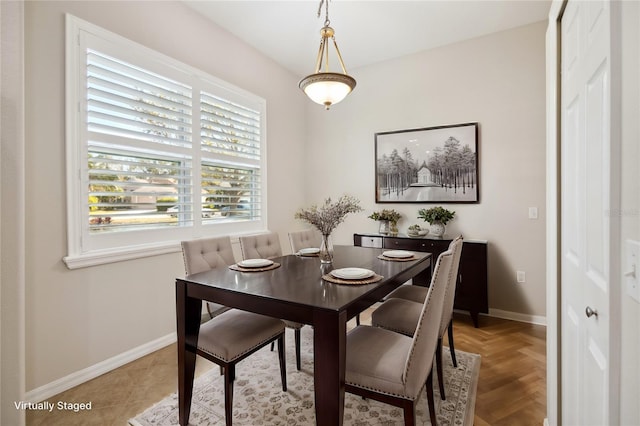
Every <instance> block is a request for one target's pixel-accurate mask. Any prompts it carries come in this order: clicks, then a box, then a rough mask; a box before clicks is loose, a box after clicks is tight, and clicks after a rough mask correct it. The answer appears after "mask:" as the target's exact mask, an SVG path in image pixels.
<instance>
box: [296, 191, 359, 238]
mask: <svg viewBox="0 0 640 426" xmlns="http://www.w3.org/2000/svg"><path fill="white" fill-rule="evenodd" d="M362 210H363V209H362V207H360V201H359V200H358V199H356V198H355V197H352V196H350V195H343V196H342V197H340V199H338V201H336V202H335V203H331V198H327V199H326V200H324V204H322V205H321V206H320V207H318V206H317V205H315V204H314V205H312V206H311V207H309V208H307V209H300V210H298V211H297V212H296V215H295V218H296V219H302V220H304V221H307V222H309V223H310V224H312V225H313V226H315V227H316V228H318V231H320V233H321V234H323V235H329V234H331V232H333V230H334V229H336V227H337V226H338V225H339V224H341V223H342V222H343V221H344V219H345V217H346V216H347V214H349V213H357V212H359V211H362Z"/></svg>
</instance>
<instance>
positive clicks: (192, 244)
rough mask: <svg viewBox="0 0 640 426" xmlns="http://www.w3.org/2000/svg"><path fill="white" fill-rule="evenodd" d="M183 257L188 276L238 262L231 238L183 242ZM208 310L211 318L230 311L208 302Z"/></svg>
mask: <svg viewBox="0 0 640 426" xmlns="http://www.w3.org/2000/svg"><path fill="white" fill-rule="evenodd" d="M182 257H183V260H184V269H185V272H186V274H187V275H190V274H197V273H198V272H204V271H208V270H209V269H213V268H217V267H219V266H228V265H233V264H234V263H235V262H236V260H235V257H234V256H233V249H232V248H231V242H230V240H229V237H217V238H201V239H197V240H189V241H182ZM206 308H207V313H208V314H209V317H210V318H213V317H215V316H216V315H220V314H221V313H223V312H225V311H228V310H229V308H228V307H226V306H223V305H220V304H218V303H212V302H207V304H206Z"/></svg>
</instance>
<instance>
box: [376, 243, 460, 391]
mask: <svg viewBox="0 0 640 426" xmlns="http://www.w3.org/2000/svg"><path fill="white" fill-rule="evenodd" d="M462 243H463V240H462V237H461V236H459V237H457V238H455V239H454V240H453V241H451V243H450V244H449V248H448V251H451V252H452V253H453V261H452V265H451V272H450V274H449V277H448V280H447V288H446V291H445V300H444V307H443V310H442V318H441V319H440V330H439V333H438V343H437V348H436V368H437V373H438V385H439V388H440V398H442V399H446V395H445V389H444V372H443V365H442V339H443V337H444V333H445V332H447V331H448V338H449V352H450V353H451V361H452V362H453V366H454V367H457V366H458V362H457V360H456V352H455V347H454V342H453V303H454V299H455V294H456V282H457V278H458V267H459V265H460V255H461V254H462ZM428 291H429V288H428V287H422V286H416V285H403V286H401V287H398V288H397V289H396V290H394V291H393V292H391V293H390V294H389V295H388V296H387V297H386V299H385V301H384V302H383V303H382V305H380V306H379V307H378V308H377V309H376V310H375V311H374V312H373V313H372V314H371V324H372V325H373V326H375V327H382V328H386V329H388V330H391V331H395V332H398V333H402V334H404V335H407V336H413V333H414V332H415V330H416V327H417V324H418V320H419V318H420V311H421V310H422V304H423V303H424V299H425V297H426V295H427V292H428Z"/></svg>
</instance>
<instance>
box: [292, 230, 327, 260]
mask: <svg viewBox="0 0 640 426" xmlns="http://www.w3.org/2000/svg"><path fill="white" fill-rule="evenodd" d="M321 238H322V237H321V236H320V233H319V232H318V231H317V230H315V229H314V228H308V229H303V230H301V231H291V232H289V243H291V251H292V252H293V253H294V254H295V253H298V252H299V251H300V250H302V249H304V248H320V243H321Z"/></svg>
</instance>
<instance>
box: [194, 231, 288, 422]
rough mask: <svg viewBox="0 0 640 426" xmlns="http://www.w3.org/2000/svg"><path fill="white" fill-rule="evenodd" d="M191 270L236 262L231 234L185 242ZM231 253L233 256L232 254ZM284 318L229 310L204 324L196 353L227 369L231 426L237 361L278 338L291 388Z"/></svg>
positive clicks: (284, 375) (226, 398)
mask: <svg viewBox="0 0 640 426" xmlns="http://www.w3.org/2000/svg"><path fill="white" fill-rule="evenodd" d="M182 253H183V257H184V263H185V268H186V270H187V273H189V274H191V273H193V274H195V273H198V272H204V271H207V270H209V269H212V268H217V267H224V268H226V267H227V265H228V264H232V263H234V261H233V252H232V249H231V240H230V239H229V237H218V238H207V239H201V240H193V241H183V242H182ZM229 254H230V257H229ZM284 330H285V325H284V322H283V321H282V320H279V319H277V318H271V317H268V316H264V315H259V314H254V313H252V312H245V311H241V310H239V309H228V310H226V311H225V312H223V313H221V314H219V315H216V316H214V317H213V318H212V319H210V320H209V321H207V322H205V323H204V324H202V325H201V326H200V332H199V334H198V348H197V350H196V353H197V354H198V355H200V356H202V357H203V358H206V359H208V360H209V361H211V362H214V363H216V364H218V365H219V366H220V368H221V369H222V370H223V371H224V414H225V419H226V424H227V426H231V424H232V421H233V381H234V380H235V375H236V364H237V363H238V362H240V361H242V360H243V359H245V358H246V357H248V356H250V355H251V354H253V353H254V352H256V351H257V350H259V349H261V348H263V347H264V346H266V345H268V344H270V343H272V342H275V341H277V342H278V357H279V361H280V380H281V381H282V390H283V391H284V392H286V390H287V370H286V365H285V347H284V336H285V333H284Z"/></svg>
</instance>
